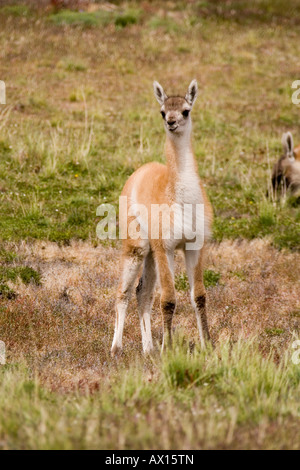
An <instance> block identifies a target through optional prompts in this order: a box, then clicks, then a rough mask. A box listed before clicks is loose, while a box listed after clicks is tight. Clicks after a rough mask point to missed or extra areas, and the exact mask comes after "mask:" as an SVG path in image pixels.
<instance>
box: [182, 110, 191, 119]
mask: <svg viewBox="0 0 300 470" xmlns="http://www.w3.org/2000/svg"><path fill="white" fill-rule="evenodd" d="M189 114H190V110H189V109H185V110H184V111H182V116H184V117H188V115H189Z"/></svg>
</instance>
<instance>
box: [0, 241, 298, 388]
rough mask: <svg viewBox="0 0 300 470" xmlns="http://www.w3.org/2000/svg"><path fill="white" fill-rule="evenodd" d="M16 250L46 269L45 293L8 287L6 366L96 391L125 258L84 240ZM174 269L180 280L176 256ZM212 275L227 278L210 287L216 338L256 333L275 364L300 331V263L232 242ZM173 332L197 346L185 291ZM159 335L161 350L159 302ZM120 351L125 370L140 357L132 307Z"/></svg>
mask: <svg viewBox="0 0 300 470" xmlns="http://www.w3.org/2000/svg"><path fill="white" fill-rule="evenodd" d="M12 248H13V249H14V251H16V252H17V253H18V256H19V257H20V259H22V260H23V261H22V262H23V263H25V264H28V265H30V266H31V267H33V268H34V269H36V270H38V271H40V273H41V275H42V286H40V287H39V286H36V285H34V284H31V285H29V286H26V285H24V284H21V283H20V284H19V285H18V286H17V287H16V286H14V285H13V284H11V286H10V287H12V288H14V289H15V290H16V291H17V293H18V297H17V299H16V300H14V301H9V300H2V301H0V302H1V312H2V314H1V317H0V338H1V339H2V340H3V341H5V343H6V344H7V348H8V358H9V362H10V363H12V362H14V361H17V360H18V359H19V358H20V357H25V358H26V359H27V360H28V361H29V363H30V364H32V365H35V366H36V367H37V368H38V370H39V374H40V376H41V377H42V380H43V381H45V382H46V383H47V384H48V385H49V386H50V387H51V388H53V389H63V390H66V391H67V390H71V389H72V388H74V387H77V386H78V384H82V385H84V386H85V385H86V384H92V386H93V384H94V385H95V384H96V383H100V382H101V377H102V376H105V375H107V374H108V373H111V371H112V370H113V369H114V366H115V364H116V362H115V360H114V359H111V358H110V356H109V349H110V345H111V341H112V336H113V328H114V299H115V292H116V288H117V282H118V276H119V264H118V263H117V262H116V260H117V258H118V256H119V251H118V250H117V249H116V248H111V247H101V246H99V247H97V248H94V247H93V246H91V245H90V244H88V243H83V242H73V243H72V245H71V246H69V247H67V246H66V247H59V246H58V245H56V244H54V243H48V242H37V243H34V244H31V245H29V244H25V243H24V244H19V245H16V246H12ZM177 261H178V262H177V273H180V272H182V270H183V262H182V259H181V256H180V255H178V257H177ZM207 267H208V268H209V269H211V270H214V271H216V272H219V273H220V274H221V279H220V282H219V283H218V284H217V285H216V286H214V287H209V288H208V311H209V323H210V327H211V331H212V336H213V339H214V340H215V341H216V342H218V341H224V340H226V339H231V340H233V341H236V340H237V339H238V338H240V337H241V338H243V339H245V340H246V339H247V338H251V337H252V336H254V335H255V336H258V337H259V342H260V345H261V348H262V350H263V351H265V352H268V351H269V350H270V348H271V347H272V348H273V349H274V351H275V352H276V355H277V358H279V357H280V356H282V354H283V352H284V351H285V350H286V349H287V348H288V347H289V346H290V343H291V340H292V338H293V332H298V331H299V327H300V317H299V309H300V304H299V288H300V281H299V279H300V272H299V271H300V255H299V254H291V253H288V252H286V253H285V252H278V251H277V250H275V249H274V248H272V247H271V246H270V245H269V244H268V242H267V241H261V240H260V241H253V242H246V241H244V242H240V243H238V242H230V241H226V242H222V243H221V244H220V245H212V246H211V247H210V249H209V254H208V265H207ZM297 312H298V313H297ZM174 328H175V329H180V330H181V332H182V333H183V334H184V335H185V336H186V337H189V338H190V339H191V340H192V341H195V340H196V339H197V331H196V328H195V317H194V313H193V312H192V308H191V307H190V302H189V294H188V292H187V291H180V292H178V310H177V313H176V315H175V318H174ZM153 334H154V339H155V341H157V342H160V341H161V318H160V313H159V296H158V295H157V299H156V302H155V305H154V314H153ZM124 345H125V352H124V357H123V359H122V362H124V364H127V365H128V364H129V363H130V362H132V359H133V358H134V356H135V355H136V354H137V353H138V354H139V353H140V352H141V339H140V331H139V324H138V317H137V313H136V303H135V299H133V300H132V303H131V307H130V310H129V314H128V317H127V321H126V327H125V337H124Z"/></svg>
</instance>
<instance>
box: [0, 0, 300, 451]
mask: <svg viewBox="0 0 300 470" xmlns="http://www.w3.org/2000/svg"><path fill="white" fill-rule="evenodd" d="M25 3H26V2H23V3H21V2H19V4H17V2H3V1H0V21H1V30H0V56H1V60H0V80H4V81H5V82H6V86H7V105H6V106H3V105H2V106H0V207H1V211H0V340H2V341H4V342H5V344H6V349H7V364H6V365H5V366H0V449H15V448H22V449H32V448H40V449H54V448H66V449H74V448H82V449H87V448H104V449H135V448H137V449H195V448H210V449H213V448H216V449H221V448H226V449H229V448H233V449H238V448H239V449H240V448H249V449H254V448H259V449H263V448H266V449H274V448H277V449H288V448H290V449H299V442H300V426H299V417H300V400H299V399H300V366H299V365H296V364H294V363H293V361H292V355H293V354H294V352H295V351H294V349H293V348H292V343H293V341H294V340H297V339H298V338H299V330H300V303H299V289H300V210H299V207H300V206H299V200H298V199H297V198H291V197H288V198H287V200H284V201H281V202H278V201H275V200H272V199H268V198H267V197H266V193H267V190H268V189H269V185H270V173H271V169H272V165H273V162H275V160H276V159H277V158H278V157H279V156H280V155H281V135H282V133H283V132H285V131H287V130H290V131H292V132H293V135H294V139H295V143H296V144H300V125H299V107H297V106H296V105H293V104H292V101H291V97H292V92H293V90H292V88H291V85H292V83H293V82H294V81H295V80H299V79H300V76H299V55H300V41H299V39H300V32H299V24H300V2H296V1H292V0H288V1H284V2H283V0H276V1H272V2H271V1H266V0H255V1H253V2H251V5H249V2H246V1H244V0H231V1H228V2H218V1H214V0H211V1H207V2H206V1H190V2H181V1H177V2H175V1H174V2H162V1H153V2H132V1H128V2H126V3H125V2H114V3H110V4H108V3H104V4H103V2H102V3H101V2H98V3H97V4H96V5H95V4H94V5H92V7H91V8H90V9H89V10H88V11H82V12H75V11H66V10H63V11H60V12H53V11H51V10H49V9H40V10H37V9H36V8H35V7H34V4H35V3H36V2H31V3H30V2H29V3H26V4H25ZM193 78H197V80H198V83H199V88H200V92H199V96H198V100H197V102H196V105H195V108H194V110H193V123H194V149H195V152H196V155H197V159H198V163H199V172H200V175H201V176H202V178H203V180H204V181H205V184H206V189H207V191H208V194H209V196H210V199H211V201H212V204H213V207H214V211H215V224H214V234H213V240H212V242H211V246H210V248H209V253H208V259H207V266H206V272H205V282H206V286H207V290H208V315H209V324H210V328H211V332H212V336H213V339H214V341H215V344H216V349H215V350H213V351H207V352H205V353H204V352H201V351H199V350H198V346H197V343H196V337H197V332H196V328H195V326H196V325H195V318H194V315H193V313H192V309H191V307H190V305H189V293H188V282H187V278H186V275H185V272H184V267H183V261H182V259H181V257H180V256H179V255H178V257H177V259H176V261H177V263H176V287H177V291H178V304H179V306H178V310H177V312H176V315H175V319H174V327H175V330H176V335H177V340H176V341H175V343H174V347H173V350H171V351H168V352H167V353H166V354H165V355H163V356H160V355H159V353H158V352H157V353H156V354H154V355H153V357H151V358H146V359H144V358H143V356H142V355H141V339H140V332H139V325H138V318H137V314H136V303H135V300H133V302H132V305H131V307H130V311H129V314H128V319H127V322H126V328H125V338H124V344H125V350H124V353H123V355H122V357H120V358H118V359H113V358H111V357H110V354H109V349H110V344H111V341H112V336H113V327H114V298H115V292H116V288H117V282H118V276H119V265H118V262H117V261H118V259H119V254H120V250H119V248H120V245H119V242H114V243H110V244H108V243H107V244H105V245H103V244H101V243H100V242H99V240H97V237H96V226H97V222H98V219H97V217H96V209H97V207H98V206H99V205H100V204H102V203H104V202H109V203H113V204H115V205H116V206H117V204H118V197H119V194H120V191H121V189H122V186H123V184H124V183H125V181H126V179H127V178H128V176H129V175H130V174H131V173H132V172H133V171H134V170H135V169H137V168H138V167H139V166H140V165H141V164H143V163H146V162H148V161H152V160H157V161H161V162H163V161H164V156H163V144H164V131H163V126H162V122H161V117H160V114H159V109H158V105H157V103H156V101H155V98H154V96H153V91H152V82H153V80H154V79H155V80H158V81H159V82H160V83H162V85H163V86H164V87H165V89H166V91H167V92H168V91H169V92H171V93H173V92H175V93H180V94H184V93H185V91H186V88H187V86H188V84H189V83H190V81H191V79H193ZM161 334H162V333H161V318H160V313H159V299H158V297H157V299H156V300H155V304H154V314H153V336H154V340H155V342H156V343H157V344H159V343H160V342H161ZM157 350H158V348H157Z"/></svg>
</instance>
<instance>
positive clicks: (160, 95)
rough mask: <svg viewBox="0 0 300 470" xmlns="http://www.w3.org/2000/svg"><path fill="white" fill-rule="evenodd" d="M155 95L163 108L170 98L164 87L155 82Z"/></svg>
mask: <svg viewBox="0 0 300 470" xmlns="http://www.w3.org/2000/svg"><path fill="white" fill-rule="evenodd" d="M153 89H154V95H155V98H156V99H157V101H158V102H159V104H160V105H161V106H162V105H163V104H164V102H165V101H166V99H167V98H168V97H167V95H166V93H165V91H164V89H163V87H162V86H161V85H160V84H159V83H158V82H153Z"/></svg>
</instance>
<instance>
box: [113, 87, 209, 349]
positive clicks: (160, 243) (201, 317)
mask: <svg viewBox="0 0 300 470" xmlns="http://www.w3.org/2000/svg"><path fill="white" fill-rule="evenodd" d="M192 83H193V82H192ZM190 87H191V85H190ZM193 91H194V90H193V89H191V94H192V95H193ZM194 99H195V96H194V95H193V100H194ZM191 106H192V105H191V102H190V103H188V101H187V100H186V99H185V98H181V97H173V98H167V97H166V95H165V97H164V101H163V105H162V108H161V109H162V110H163V112H164V113H165V115H166V119H168V121H166V122H165V126H166V130H167V139H166V145H165V154H166V159H167V164H166V165H162V164H160V163H156V162H153V163H149V164H146V165H144V166H142V167H141V168H139V169H138V170H137V171H136V172H135V173H134V174H133V175H131V177H130V178H129V179H128V181H127V183H126V184H125V186H124V189H123V191H122V196H126V197H127V201H128V209H129V207H130V206H131V204H134V203H138V204H143V205H144V206H145V207H146V208H147V210H148V221H146V220H143V218H142V217H141V219H140V220H141V226H144V224H145V223H147V222H148V227H149V237H148V239H147V240H143V239H141V238H139V239H138V240H132V239H131V238H130V237H129V233H128V232H127V239H126V240H124V242H123V255H122V273H121V280H120V284H119V289H118V294H117V303H116V326H115V336H114V341H113V346H112V353H113V354H114V353H116V351H117V350H118V349H121V347H122V333H123V326H124V318H125V314H126V309H127V306H128V302H129V297H130V293H131V291H132V290H133V285H134V282H135V280H136V278H137V276H138V274H139V270H140V268H141V266H142V264H143V263H144V270H143V275H142V277H141V279H140V282H139V285H138V288H137V299H138V307H139V316H140V323H141V330H142V340H143V349H144V352H149V351H150V350H151V349H152V347H153V344H152V336H151V325H150V317H151V308H152V303H153V295H154V288H155V283H156V277H158V279H159V282H160V288H161V312H162V317H163V325H164V343H165V342H166V340H168V339H170V338H171V333H172V317H173V314H174V312H175V308H176V293H175V287H174V274H173V269H172V264H173V259H174V250H175V249H183V250H185V243H186V241H187V240H185V238H184V237H183V238H182V239H180V240H171V241H170V243H169V242H168V241H167V240H163V237H162V227H161V223H162V217H165V215H163V216H162V217H161V219H160V220H159V222H158V221H154V223H159V227H151V218H150V214H151V207H152V205H153V204H160V205H161V204H166V205H167V206H168V207H171V206H172V204H174V203H178V198H180V202H181V203H182V202H183V203H185V202H186V203H192V204H193V205H195V204H197V203H203V204H204V208H205V209H204V213H205V227H206V228H207V230H208V231H209V229H210V227H211V224H212V219H213V212H212V208H211V205H210V203H209V201H208V198H207V195H206V193H205V190H204V187H203V185H202V183H201V181H200V178H199V176H198V171H197V162H196V158H195V156H194V154H193V151H192V144H191V138H190V130H189V129H190V125H191V124H190V117H187V118H185V117H181V116H182V114H181V113H182V112H183V111H184V110H185V109H191ZM174 122H176V123H177V124H178V131H177V129H175V133H176V136H175V135H174V137H173V130H172V131H169V128H170V127H174V124H173V123H174ZM169 123H171V124H169ZM185 155H186V156H187V160H185ZM182 175H185V176H184V177H185V178H186V180H187V184H186V183H185V181H184V180H183V182H182V181H181V180H182V178H183V176H182ZM189 181H191V190H190V188H189V184H188V183H189ZM194 193H195V195H196V196H195V198H196V199H197V197H198V199H199V198H200V199H202V200H200V199H199V200H196V199H193V198H194ZM200 196H201V197H200ZM190 199H192V200H190ZM174 217H175V215H174V212H173V211H171V221H172V222H173V220H174ZM126 219H128V225H129V224H130V222H131V221H132V220H133V217H128V214H127V213H122V214H120V226H121V228H124V227H125V224H126ZM152 228H156V230H158V232H159V239H152V237H151V233H152V232H151V230H152ZM208 236H209V235H208V233H207V234H206V235H205V239H206V240H207V238H208ZM185 255H186V262H187V269H188V275H189V280H190V285H191V290H192V303H193V305H194V307H195V311H196V317H197V323H198V327H199V334H200V340H201V342H202V344H204V342H205V339H209V331H208V325H207V319H206V307H205V300H206V295H205V288H204V283H203V260H204V248H202V250H201V251H199V252H194V251H186V252H185Z"/></svg>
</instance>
